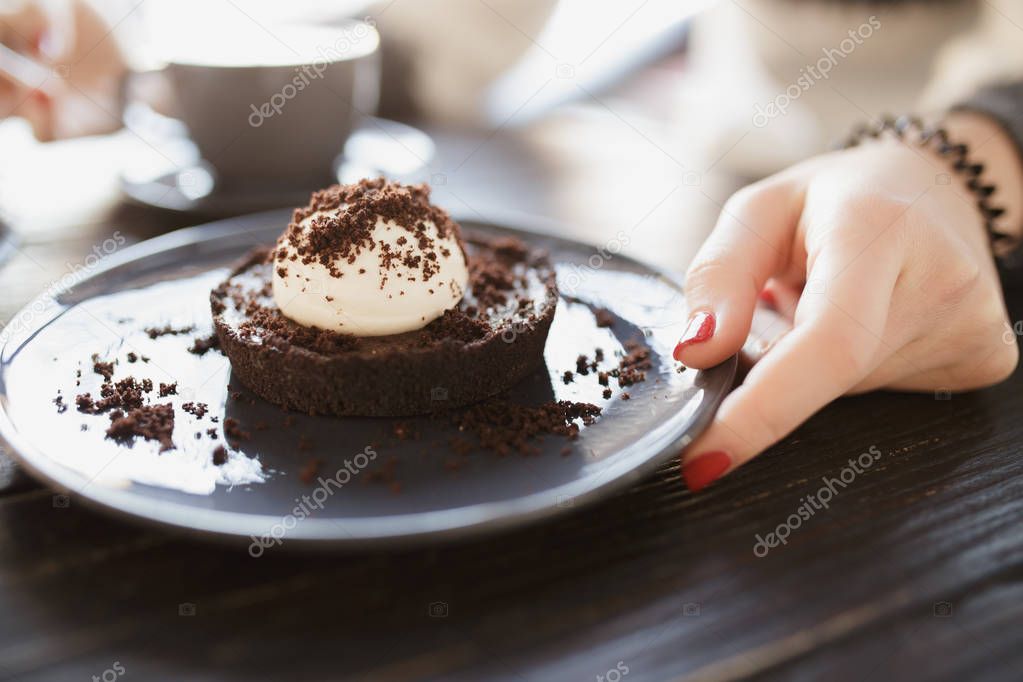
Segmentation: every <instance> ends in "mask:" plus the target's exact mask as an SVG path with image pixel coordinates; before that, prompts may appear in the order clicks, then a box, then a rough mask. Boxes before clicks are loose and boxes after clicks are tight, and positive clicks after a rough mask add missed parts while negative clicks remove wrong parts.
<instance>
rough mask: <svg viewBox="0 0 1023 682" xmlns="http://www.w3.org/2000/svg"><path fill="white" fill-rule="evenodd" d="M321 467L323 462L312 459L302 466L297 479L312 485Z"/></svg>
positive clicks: (318, 459)
mask: <svg viewBox="0 0 1023 682" xmlns="http://www.w3.org/2000/svg"><path fill="white" fill-rule="evenodd" d="M321 466H323V460H322V459H320V458H318V457H312V458H310V459H309V460H307V461H306V463H305V464H303V465H302V468H301V469H299V471H298V478H299V480H301V481H302V482H303V483H306V484H308V483H312V482H313V481H314V480H315V479H316V476H317V474H319V473H320V467H321Z"/></svg>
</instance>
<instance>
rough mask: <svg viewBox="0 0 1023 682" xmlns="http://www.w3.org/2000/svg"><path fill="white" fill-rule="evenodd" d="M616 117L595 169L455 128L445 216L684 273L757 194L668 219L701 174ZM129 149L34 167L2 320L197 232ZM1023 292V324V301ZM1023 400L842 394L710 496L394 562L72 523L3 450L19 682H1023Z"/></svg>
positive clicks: (675, 492) (0, 274)
mask: <svg viewBox="0 0 1023 682" xmlns="http://www.w3.org/2000/svg"><path fill="white" fill-rule="evenodd" d="M604 113H605V116H606V120H607V121H609V122H610V123H608V125H607V126H606V129H605V131H604V132H602V133H601V137H600V139H601V141H602V143H606V144H608V145H609V148H613V149H614V150H615V151H614V152H606V154H605V153H603V152H601V151H600V149H603V146H602V147H600V148H594V147H592V146H588V145H587V143H586V139H587V138H586V137H585V136H583V137H582V138H581V139H582V142H581V143H580V142H579V141H578V140H577V141H576V143H574V144H575V148H577V149H579V148H581V149H583V150H585V151H584V152H581V153H578V154H575V155H573V154H572V153H569V150H567V149H566V147H568V146H569V144H568V143H567V142H565V140H566V139H568V138H567V137H566V136H565V135H564V131H565V130H569V131H571V132H572V134H573V135H582V133H584V132H588V134H590V135H591V137H590V138H589V139H590V140H592V134H593V131H587V129H586V128H585V127H583V128H580V127H575V128H572V127H568V126H569V123H570V122H569V121H566V120H564V119H555V120H554V121H551V122H548V123H547V124H545V125H544V126H542V127H541V128H539V129H534V130H531V131H526V132H518V133H508V134H504V133H502V134H499V135H497V136H494V137H487V136H485V135H481V136H477V137H475V138H473V137H469V136H451V135H440V139H441V141H442V158H441V159H440V160H439V161H438V168H441V169H447V185H446V186H445V189H444V191H442V192H439V195H438V196H439V197H440V198H442V199H443V200H444V201H445V203H447V204H448V205H450V206H451V207H452V208H455V209H465V208H469V209H471V210H474V211H475V210H478V211H480V212H484V211H485V210H486V209H488V208H489V207H491V206H493V205H503V206H504V207H505V208H516V209H520V210H525V211H530V212H536V213H543V214H546V215H551V216H554V217H557V218H561V219H564V220H566V221H567V223H568V226H569V230H570V231H571V232H572V234H573V235H574V236H577V237H581V238H584V239H587V240H588V241H590V242H592V243H599V242H600V241H601V240H602V238H603V235H605V234H607V235H610V234H613V233H614V231H615V230H616V229H620V228H621V226H623V225H625V226H627V227H632V226H634V225H638V224H642V225H643V227H642V229H641V230H637V235H638V237H637V240H636V243H635V244H634V245H633V247H632V249H631V250H632V251H633V252H634V253H637V254H638V255H640V256H647V257H653V258H654V259H655V260H658V261H660V262H662V263H665V262H668V264H673V265H675V266H676V267H679V266H681V265H683V264H684V262H685V261H686V259H687V258H688V257H689V255H690V254H691V253H692V249H693V248H695V245H696V244H697V243H698V242H699V241H700V239H701V238H702V236H703V234H704V233H705V232H706V230H707V229H708V228H709V226H710V225H711V224H712V221H713V215H714V211H715V204H716V203H717V202H719V201H720V200H721V199H722V198H723V197H724V196H725V195H726V194H727V191H728V188H729V187H730V186H734V184H735V181H734V179H731V180H729V179H720V178H718V179H715V178H714V177H713V174H712V173H711V169H710V168H703V169H701V171H707V173H706V175H705V176H703V177H704V179H703V180H702V181H701V184H700V187H698V188H697V189H698V191H692V188H683V190H680V191H679V192H676V193H675V194H671V195H669V196H670V197H671V198H670V199H660V197H663V196H664V195H665V192H666V189H665V188H670V187H672V186H673V185H676V184H678V183H679V179H680V178H681V177H682V173H683V172H685V171H683V169H681V168H679V167H677V164H675V163H674V162H673V160H672V159H670V158H665V154H664V153H663V150H661V149H660V145H658V144H656V141H652V140H653V138H652V132H651V131H652V130H653V129H652V128H647V127H644V125H645V123H639V122H637V120H635V119H633V120H630V121H629V123H628V125H622V121H618V122H615V121H616V117H618V116H619V113H618V112H614V111H612V112H611V113H608V112H607V111H605V112H604ZM607 130H613V131H616V133H617V134H618V135H620V136H621V139H622V141H623V142H624V144H623V146H618V147H615V146H613V145H612V144H611V142H609V138H608V137H607V134H609V133H607ZM580 131H582V132H580ZM128 137H129V139H128V140H127V141H126V140H125V136H123V135H122V136H121V137H120V138H116V139H108V140H95V141H85V142H79V143H75V144H74V145H67V146H65V147H64V148H60V146H57V147H54V148H52V149H47V150H45V151H39V150H36V151H34V152H33V153H32V154H33V155H28V156H26V159H31V160H32V163H29V162H28V161H26V164H27V165H26V167H25V168H26V169H25V171H24V172H23V173H20V174H19V178H18V180H19V181H20V182H21V184H20V185H18V186H17V187H16V188H14V189H13V190H12V191H11V194H13V195H16V196H15V197H14V198H15V199H24V201H22V202H21V203H22V204H24V205H27V206H28V208H24V207H23V210H20V211H17V212H18V213H19V214H18V215H16V216H13V217H14V218H17V220H16V222H17V224H18V225H19V234H20V235H21V240H22V241H21V244H20V245H19V247H18V252H17V253H16V254H15V256H14V257H13V259H12V260H10V261H8V262H7V263H5V264H3V265H2V266H0V292H2V294H0V318H3V319H7V318H9V317H10V316H11V315H12V314H13V313H14V312H15V311H16V310H17V308H18V307H20V306H21V305H23V304H24V303H25V302H26V301H27V300H28V299H29V298H30V297H31V296H32V295H33V294H35V293H36V292H38V291H39V290H41V289H43V288H44V287H45V286H46V285H47V283H48V282H50V281H52V280H53V279H55V278H56V277H58V276H59V275H60V274H61V273H62V272H64V271H65V269H66V268H67V267H68V265H69V264H73V263H75V262H78V261H79V260H80V259H81V258H83V257H84V255H85V254H87V253H89V251H90V249H91V248H92V245H93V244H95V243H97V240H102V239H103V238H105V237H106V236H109V235H110V234H112V233H113V232H114V231H117V230H119V231H121V232H122V233H123V234H124V235H125V236H126V237H128V239H129V240H130V241H137V240H139V239H143V238H146V237H149V236H152V235H154V234H158V233H160V232H162V231H165V230H167V229H170V228H172V227H179V226H183V225H186V224H189V223H190V222H193V221H191V220H189V219H188V218H184V217H180V216H168V215H162V214H155V213H152V212H149V211H146V210H143V209H140V208H131V207H127V206H123V205H120V204H118V203H116V192H115V190H114V186H113V183H112V181H110V179H109V178H107V180H103V179H102V178H103V177H106V176H103V175H102V173H100V174H99V178H97V177H96V176H95V175H94V174H92V173H90V174H88V176H86V175H85V171H86V170H88V169H89V168H92V167H94V166H99V167H100V168H101V169H105V170H106V171H110V169H111V168H114V167H115V166H116V163H115V161H114V160H111V159H116V154H117V153H118V152H117V150H119V149H121V148H122V147H123V146H125V145H127V146H129V147H130V144H131V140H130V136H128ZM644 139H646V141H645V142H644ZM647 143H649V144H647ZM76 145H77V146H76ZM622 149H625V150H630V153H632V151H634V152H635V154H636V155H637V157H641V158H640V159H639V160H624V161H623V160H619V165H617V166H614V167H613V168H614V169H621V168H622V167H623V165H621V164H626V167H628V168H633V169H639V170H633V171H630V174H632V173H645V174H647V175H646V176H645V177H648V178H649V182H647V183H633V179H631V178H623V177H621V176H622V173H621V172H620V170H614V171H613V172H611V176H610V177H609V178H608V177H605V178H604V179H603V180H601V179H600V178H599V177H597V176H596V175H595V174H596V173H597V170H595V169H599V168H601V167H607V166H608V164H607V163H606V162H607V158H604V156H608V157H614V156H615V155H618V154H621V153H622V152H621V150H622ZM97 150H101V153H100V152H98V151H97ZM124 153H129V152H124ZM466 155H469V157H470V160H469V161H466V162H464V163H463V165H461V166H460V167H459V168H458V170H453V169H454V168H455V166H456V165H458V163H460V162H462V161H463V160H464V159H465V157H466ZM61 160H64V161H66V162H67V163H59V161H61ZM33 163H34V164H37V165H38V168H37V167H36V166H34V165H32V164H33ZM68 164H70V170H69V169H68ZM108 166H109V168H108ZM33 173H35V174H36V175H35V176H34V175H33ZM76 174H77V175H76ZM55 176H56V177H57V179H58V180H57V181H59V182H64V181H67V182H68V184H67V188H68V190H67V193H66V195H64V196H62V197H61V198H60V199H59V201H57V202H55V203H56V204H57V205H53V203H52V202H51V203H47V204H45V205H43V204H33V203H32V201H31V197H32V194H31V192H32V188H33V187H36V186H37V183H38V181H39V180H40V179H42V178H47V177H48V178H50V181H51V182H53V178H54V177H55ZM76 177H77V182H74V181H75V178H76ZM581 178H584V179H585V182H583V181H582V180H581ZM616 180H617V182H618V183H619V184H617V185H616V184H615V182H616ZM594 183H595V184H594ZM659 183H661V184H659ZM730 183H731V184H730ZM625 184H628V185H629V188H630V190H635V192H634V193H632V194H630V195H628V198H629V200H628V201H626V202H624V203H625V205H624V206H623V205H622V204H623V202H622V199H621V195H615V193H614V192H611V191H609V190H610V189H613V188H615V187H620V186H623V185H625ZM7 189H9V190H11V186H10V185H9V186H8V188H7ZM25 197H27V198H25ZM658 201H660V202H661V203H658ZM629 202H631V204H630V203H629ZM13 203H14V204H18V203H19V201H17V200H15V201H13ZM459 203H463V204H466V205H465V206H460V205H459ZM34 208H38V210H34ZM1011 300H1012V312H1013V319H1019V318H1020V316H1021V315H1023V297H1021V296H1020V295H1019V292H1014V293H1013V295H1012V296H1011ZM811 380H812V378H810V377H808V378H807V381H811ZM1021 388H1023V377H1021V376H1020V375H1019V374H1017V375H1016V376H1015V377H1013V379H1011V380H1010V381H1008V382H1007V383H1005V384H1003V385H1001V386H999V387H997V388H994V389H991V390H986V391H980V392H976V393H971V394H964V395H955V396H951V397H948V396H944V395H938V396H935V395H897V394H886V393H876V394H871V395H866V396H861V397H857V398H851V399H844V400H840V401H838V402H837V403H835V404H833V405H831V406H829V407H828V408H826V409H825V410H823V411H822V412H821V413H820V414H819V415H817V416H816V417H814V418H813V419H812V420H811V421H810V422H809V423H807V424H806V425H805V426H803V427H802V428H800V429H799V430H798V431H797V432H796V433H795V434H794V435H792V436H791V437H789V438H786V439H785V440H784V442H782V443H781V444H780V445H778V446H777V447H774V448H772V449H771V451H770V452H768V453H767V454H765V455H764V456H762V457H760V458H759V459H757V460H756V461H755V462H753V463H751V464H750V465H748V466H747V467H745V468H743V470H742V471H740V472H738V473H737V474H736V475H733V476H731V477H729V478H728V479H726V480H725V481H723V482H722V483H721V484H720V485H716V486H714V487H712V488H711V489H709V490H708V491H707V492H706V493H704V494H701V495H699V496H694V495H691V494H689V493H688V492H686V491H685V489H684V487H683V486H682V485H681V484H680V482H679V476H678V470H677V466H675V465H670V466H665V467H664V469H663V470H662V471H660V472H659V473H658V474H657V475H655V476H652V477H651V478H650V479H649V480H646V481H645V482H643V483H642V484H641V485H638V486H636V487H635V488H633V489H632V490H630V491H628V492H627V493H625V494H622V495H620V496H618V497H617V498H615V499H612V500H609V501H607V502H605V503H603V504H600V505H598V506H595V507H591V508H586V509H579V510H573V511H572V512H571V513H570V514H568V515H566V516H565V517H563V518H561V519H560V520H556V521H554V522H550V523H541V524H538V525H535V526H532V527H529V528H526V529H523V530H519V531H515V532H511V533H508V534H504V535H500V536H495V537H492V538H489V539H485V540H480V541H473V542H471V543H466V544H460V545H451V546H442V547H434V548H430V549H417V550H407V551H397V552H390V553H374V554H332V553H323V554H296V553H293V552H289V551H278V552H273V553H267V554H266V555H265V556H264V557H263V558H260V559H258V560H257V559H253V558H251V557H250V556H249V555H248V554H247V553H246V551H245V550H244V549H243V548H224V547H220V546H216V545H212V544H207V543H204V542H201V541H196V540H192V539H187V538H183V537H179V536H175V535H172V534H169V533H166V532H162V531H158V530H152V529H149V528H143V527H138V526H135V525H131V524H129V523H125V522H122V521H117V520H112V519H110V518H107V517H104V516H101V515H99V514H97V513H94V512H92V511H89V510H87V509H84V508H82V506H81V505H80V504H79V502H78V501H77V500H75V499H73V498H72V499H71V500H70V501H69V502H68V503H66V502H65V500H64V498H60V497H55V496H54V495H53V493H51V492H50V491H48V490H46V489H44V488H41V487H39V486H38V485H37V484H35V483H32V482H30V481H28V480H27V479H26V478H25V477H24V476H23V475H22V474H20V473H19V472H18V470H17V468H16V466H14V465H12V464H11V462H10V461H9V460H8V459H6V458H3V459H0V477H2V480H3V487H4V489H3V493H2V495H0V614H2V615H0V675H3V676H4V677H5V678H11V679H14V678H17V679H22V680H64V679H103V680H113V679H115V678H119V677H122V676H124V677H126V678H127V679H146V680H149V679H155V680H205V679H209V680H223V679H268V680H298V679H303V680H304V679H342V678H344V679H366V680H370V679H372V680H409V679H420V678H428V679H446V680H462V679H464V680H470V679H508V680H544V681H546V680H606V681H607V682H619V680H637V681H638V680H665V679H683V680H690V679H692V680H732V679H740V678H745V677H747V676H758V677H763V678H765V679H778V680H823V679H826V680H853V681H859V680H874V679H880V680H889V679H900V680H901V679H926V680H967V679H969V680H1019V679H1023V530H1021V529H1023V459H1021V457H1020V449H1021V443H1023V419H1021V415H1023V391H1021ZM946 397H948V398H949V399H944V398H946ZM871 448H876V451H879V452H880V453H881V457H880V459H879V460H878V461H877V462H876V463H875V464H873V465H872V466H871V467H869V468H868V469H866V470H865V471H864V472H863V473H861V474H858V475H856V476H855V477H854V479H853V480H851V481H850V482H848V485H847V486H845V487H842V486H836V485H835V484H832V485H833V486H834V487H835V488H836V490H837V494H834V495H833V499H832V500H831V501H830V506H829V508H828V509H823V510H820V511H817V512H816V513H815V514H813V516H812V517H811V518H809V519H807V520H800V521H799V525H798V527H797V528H794V529H793V530H792V531H791V533H790V535H789V536H788V538H787V544H784V545H779V546H776V547H774V548H771V549H770V551H768V552H767V553H766V556H763V557H758V556H757V555H756V551H757V548H756V543H757V538H758V536H759V537H766V536H767V535H768V534H769V533H771V532H772V531H775V529H776V528H777V527H778V526H779V524H783V523H786V521H787V519H789V517H790V515H792V514H795V513H796V512H797V509H798V508H799V507H800V505H801V504H803V498H804V497H805V496H807V495H810V494H813V493H816V492H817V491H818V490H819V489H820V488H821V486H822V485H824V483H823V479H824V478H835V477H840V476H841V475H842V471H843V468H845V467H847V466H848V462H849V459H850V458H855V457H858V456H859V455H860V454H861V453H864V452H868V451H870V449H871ZM797 518H798V517H797ZM792 523H793V525H795V522H792ZM760 553H764V552H763V550H760Z"/></svg>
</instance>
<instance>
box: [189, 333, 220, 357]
mask: <svg viewBox="0 0 1023 682" xmlns="http://www.w3.org/2000/svg"><path fill="white" fill-rule="evenodd" d="M219 348H220V338H219V337H218V336H217V333H216V332H213V333H212V334H210V335H209V336H199V337H196V338H195V339H194V340H193V341H192V345H191V346H189V348H188V352H189V353H191V354H192V355H198V356H200V357H202V356H203V355H206V353H207V352H209V351H211V350H216V349H219Z"/></svg>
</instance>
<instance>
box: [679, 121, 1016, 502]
mask: <svg viewBox="0 0 1023 682" xmlns="http://www.w3.org/2000/svg"><path fill="white" fill-rule="evenodd" d="M949 129H950V133H951V137H952V138H953V139H955V140H963V141H965V142H967V143H968V144H969V145H970V150H971V158H973V157H976V158H978V159H981V160H983V161H984V162H985V165H986V167H987V170H986V171H985V173H984V176H983V178H984V179H985V180H987V181H993V182H995V183H996V184H997V186H998V192H997V193H996V194H995V195H994V196H993V197H992V204H993V205H1004V206H1006V207H1007V208H1008V209H1009V210H1008V212H1007V213H1006V215H1005V216H1003V218H1005V219H1006V224H1007V225H1008V224H1010V223H1011V225H1012V226H1013V227H1015V226H1016V225H1018V223H1019V222H1020V213H1021V210H1020V203H1021V194H1023V174H1021V172H1020V168H1019V161H1018V159H1017V158H1016V155H1015V152H1014V148H1013V147H1012V144H1011V142H1010V141H1009V139H1008V138H1007V137H1006V136H1005V135H1004V133H1002V132H1001V130H1000V128H998V127H997V126H996V125H994V124H993V123H992V122H990V121H988V120H987V119H981V117H979V116H976V115H961V116H959V117H958V118H954V119H950V121H949ZM686 298H687V302H688V305H689V309H690V311H692V312H691V318H690V325H689V328H688V329H687V332H686V334H685V335H684V336H683V339H682V341H681V342H680V343H679V345H678V348H676V351H675V357H676V359H678V360H680V361H681V362H683V363H684V364H686V365H689V366H692V367H710V366H713V365H715V364H717V363H719V362H722V361H723V360H725V359H726V358H727V357H728V356H730V355H732V354H733V353H735V352H736V351H738V350H739V349H740V348H741V347H742V346H743V343H744V342H745V341H746V339H747V335H748V334H749V332H750V325H751V320H752V319H753V314H754V309H755V307H756V306H757V303H758V300H759V301H762V302H765V303H767V304H768V305H770V306H771V307H773V308H775V309H776V310H777V311H778V312H779V313H780V314H781V315H782V317H783V318H785V319H787V320H788V322H789V325H790V329H789V330H788V331H786V332H785V333H783V334H781V335H780V337H779V338H778V339H776V340H775V341H774V342H772V344H771V345H770V347H769V348H768V350H767V351H766V353H765V354H764V355H763V357H762V359H761V360H760V361H759V362H758V363H757V364H756V365H755V366H754V367H753V368H752V370H751V371H750V372H749V374H748V376H747V377H746V379H745V381H744V383H743V385H742V386H740V387H738V388H737V389H736V390H735V391H734V392H733V393H732V394H731V395H729V396H728V397H727V398H726V399H725V401H724V402H723V403H722V405H721V408H720V410H719V411H718V414H717V416H716V418H715V419H714V421H713V423H712V424H711V426H710V428H709V429H708V430H707V431H706V433H704V434H703V435H702V436H701V437H700V438H698V439H697V440H696V441H695V442H694V443H693V444H692V445H691V446H690V447H689V448H688V449H687V451H686V452H685V453H684V455H683V457H682V462H683V476H684V478H685V481H686V484H687V485H688V486H689V488H690V489H691V490H694V491H695V490H699V489H701V488H703V487H705V486H706V485H708V484H710V483H711V482H712V481H714V480H715V479H717V478H718V477H720V476H722V475H724V474H726V473H728V472H730V471H732V470H733V469H735V468H736V467H738V466H741V465H742V464H744V463H746V462H748V461H749V460H750V459H752V458H753V457H755V456H756V455H757V454H759V453H760V452H762V451H763V450H764V449H765V448H767V447H768V446H770V445H771V444H773V443H775V442H777V441H778V440H780V439H781V438H782V437H784V436H785V435H787V434H788V433H790V432H791V431H792V430H793V429H795V428H796V427H797V426H798V425H799V424H800V423H802V422H803V421H804V420H806V419H807V418H808V417H810V416H811V415H812V414H813V413H814V412H816V411H817V410H818V409H820V408H821V407H823V406H824V405H826V404H827V403H829V402H830V401H832V400H834V399H835V398H837V397H839V396H841V395H844V394H848V393H857V392H862V391H869V390H872V389H876V388H882V387H885V388H891V389H896V390H907V391H935V390H949V391H962V390H969V389H974V388H980V387H983V386H989V385H991V384H994V383H997V382H999V381H1002V380H1003V379H1005V378H1006V377H1008V376H1009V374H1010V373H1011V372H1012V371H1013V370H1014V369H1015V367H1016V363H1017V360H1018V350H1017V346H1016V341H1015V337H1014V335H1013V334H1011V333H1009V334H1006V330H1007V329H1011V327H1010V326H1009V320H1008V315H1007V313H1006V309H1005V304H1004V301H1003V299H1002V291H1001V286H1000V283H999V280H998V275H997V272H996V269H995V265H994V261H993V259H992V256H991V251H990V247H989V245H988V237H987V235H986V233H985V230H984V224H983V219H982V217H981V214H980V211H979V210H978V208H977V203H976V199H975V198H974V196H973V195H972V194H970V193H969V192H968V190H967V188H966V186H965V183H964V182H963V181H962V179H961V178H960V177H958V176H957V175H956V174H955V173H954V172H953V171H952V169H951V168H950V167H949V165H948V162H947V161H946V160H944V159H941V158H940V157H938V156H937V155H936V154H934V153H933V152H931V151H927V150H924V149H921V148H919V147H914V146H911V145H907V144H902V143H900V142H896V141H880V142H875V143H870V144H866V145H865V146H861V147H858V148H854V149H851V150H848V151H842V152H837V153H834V154H828V155H825V156H821V157H817V158H814V159H811V160H809V161H806V162H804V163H801V164H799V165H797V166H794V167H792V168H790V169H788V170H786V171H784V172H782V173H779V174H778V175H775V176H772V177H770V178H767V179H766V180H763V181H761V182H758V183H756V184H754V185H751V186H749V187H746V188H745V189H743V190H741V191H739V192H738V193H737V194H735V195H734V196H733V197H732V198H731V199H730V200H729V201H728V203H727V204H726V205H725V208H724V210H723V211H722V213H721V217H720V219H719V221H718V224H717V226H716V227H715V229H714V232H713V233H712V234H711V236H710V237H709V238H708V240H707V242H706V243H705V244H704V245H703V247H702V248H701V249H700V252H699V254H698V255H697V257H696V259H695V260H694V261H693V263H692V265H691V266H690V268H689V271H688V274H687V276H686Z"/></svg>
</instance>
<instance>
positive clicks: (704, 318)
mask: <svg viewBox="0 0 1023 682" xmlns="http://www.w3.org/2000/svg"><path fill="white" fill-rule="evenodd" d="M716 324H717V322H716V321H715V320H714V313H708V312H699V313H696V314H695V315H693V316H692V317H691V318H689V324H688V325H687V326H686V330H685V332H684V333H683V334H682V338H681V339H679V342H678V345H677V346H675V352H674V353H672V355H673V356H674V357H675V359H676V360H680V358H679V355H680V354H681V353H682V351H683V350H684V349H685V348H686V347H687V346H691V345H693V344H694V343H703V342H704V341H706V340H707V339H709V338H710V337H712V336H714V327H715V326H716ZM680 361H681V360H680Z"/></svg>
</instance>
